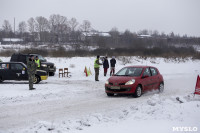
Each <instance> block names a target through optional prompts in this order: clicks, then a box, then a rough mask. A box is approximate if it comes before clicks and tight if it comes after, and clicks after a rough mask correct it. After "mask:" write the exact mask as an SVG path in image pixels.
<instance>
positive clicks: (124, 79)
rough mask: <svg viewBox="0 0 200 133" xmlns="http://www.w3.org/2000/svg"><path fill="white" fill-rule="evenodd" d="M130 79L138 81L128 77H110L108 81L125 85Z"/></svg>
mask: <svg viewBox="0 0 200 133" xmlns="http://www.w3.org/2000/svg"><path fill="white" fill-rule="evenodd" d="M131 79H138V77H130V76H112V77H110V78H109V79H108V81H109V82H111V83H126V82H128V81H129V80H131Z"/></svg>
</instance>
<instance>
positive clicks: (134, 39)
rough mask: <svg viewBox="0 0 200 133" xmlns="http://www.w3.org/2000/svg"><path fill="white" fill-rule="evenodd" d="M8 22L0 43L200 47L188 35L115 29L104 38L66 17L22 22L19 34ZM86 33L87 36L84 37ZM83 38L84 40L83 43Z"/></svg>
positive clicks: (196, 39) (199, 39) (198, 41)
mask: <svg viewBox="0 0 200 133" xmlns="http://www.w3.org/2000/svg"><path fill="white" fill-rule="evenodd" d="M13 28H14V27H12V26H11V23H10V22H9V21H8V20H4V21H3V24H2V26H1V28H0V41H2V39H3V38H21V39H23V40H24V41H23V42H22V43H29V42H33V43H39V44H40V43H42V44H43V43H52V44H55V43H57V44H78V45H80V44H85V45H96V46H99V47H100V48H106V47H108V48H110V47H113V48H125V47H133V48H135V47H148V48H151V47H168V46H176V45H182V46H183V45H184V46H191V45H199V44H200V37H190V36H187V35H183V36H180V35H179V34H174V33H173V32H171V33H170V34H165V33H164V32H162V33H159V32H158V31H157V30H155V31H151V30H146V29H145V30H141V31H138V32H131V31H130V30H128V29H127V30H125V31H124V32H119V31H118V29H117V28H116V27H114V28H112V29H111V30H110V31H107V33H108V34H107V36H103V35H101V34H98V33H100V32H99V31H97V30H95V29H94V28H92V24H91V22H90V21H88V20H84V21H83V22H82V23H79V22H78V21H77V19H76V18H71V19H68V18H67V17H66V16H62V15H59V14H52V15H50V17H49V18H45V17H43V16H37V17H35V18H33V17H31V18H29V19H28V20H27V21H21V22H19V24H18V25H17V26H16V29H17V30H16V31H15V30H13ZM83 33H86V34H83ZM83 36H84V39H83Z"/></svg>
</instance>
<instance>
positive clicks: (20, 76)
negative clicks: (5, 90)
mask: <svg viewBox="0 0 200 133" xmlns="http://www.w3.org/2000/svg"><path fill="white" fill-rule="evenodd" d="M47 78H48V75H47V72H46V71H43V70H37V71H36V74H35V80H34V83H35V84H37V83H39V82H40V81H41V80H46V79H47ZM4 80H28V73H27V66H26V65H25V64H24V63H22V62H0V83H1V82H3V81H4Z"/></svg>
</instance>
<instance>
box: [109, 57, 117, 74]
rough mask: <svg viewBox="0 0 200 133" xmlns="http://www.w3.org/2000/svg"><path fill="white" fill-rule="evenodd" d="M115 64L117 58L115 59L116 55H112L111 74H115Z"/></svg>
mask: <svg viewBox="0 0 200 133" xmlns="http://www.w3.org/2000/svg"><path fill="white" fill-rule="evenodd" d="M115 64H116V60H115V56H113V57H112V59H111V60H110V66H111V68H110V76H112V75H114V74H115Z"/></svg>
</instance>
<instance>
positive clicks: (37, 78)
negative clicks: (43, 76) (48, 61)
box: [33, 75, 40, 84]
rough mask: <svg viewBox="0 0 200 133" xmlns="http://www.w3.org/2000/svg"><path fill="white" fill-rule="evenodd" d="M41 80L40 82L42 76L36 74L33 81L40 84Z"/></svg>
mask: <svg viewBox="0 0 200 133" xmlns="http://www.w3.org/2000/svg"><path fill="white" fill-rule="evenodd" d="M39 82H40V77H39V76H38V75H35V78H34V81H33V83H34V84H38V83H39Z"/></svg>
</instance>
